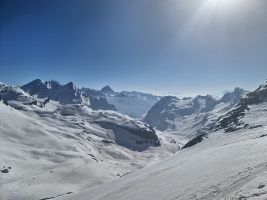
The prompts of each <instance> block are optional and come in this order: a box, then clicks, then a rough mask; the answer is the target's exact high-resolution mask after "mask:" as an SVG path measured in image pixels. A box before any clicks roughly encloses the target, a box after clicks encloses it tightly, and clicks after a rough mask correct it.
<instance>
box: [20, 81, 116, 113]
mask: <svg viewBox="0 0 267 200" xmlns="http://www.w3.org/2000/svg"><path fill="white" fill-rule="evenodd" d="M21 88H22V89H23V90H24V91H26V92H28V93H29V94H30V95H32V96H35V97H37V98H40V99H43V98H48V99H51V100H54V101H58V102H59V103H61V104H86V105H90V106H91V108H93V109H95V110H99V109H102V110H115V107H114V106H113V105H111V104H109V103H108V102H107V100H106V99H105V97H101V96H97V97H96V96H95V95H90V93H88V91H87V92H83V91H82V90H81V89H79V88H77V87H76V85H75V84H74V83H73V82H69V83H67V84H65V85H63V84H60V83H59V82H58V81H55V80H51V81H41V80H40V79H36V80H34V81H32V82H30V83H28V84H26V85H23V86H22V87H21Z"/></svg>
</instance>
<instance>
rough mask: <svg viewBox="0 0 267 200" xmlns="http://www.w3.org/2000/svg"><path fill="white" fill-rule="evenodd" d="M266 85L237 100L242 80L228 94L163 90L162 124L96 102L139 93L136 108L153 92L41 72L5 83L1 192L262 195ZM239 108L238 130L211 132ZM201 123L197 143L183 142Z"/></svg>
mask: <svg viewBox="0 0 267 200" xmlns="http://www.w3.org/2000/svg"><path fill="white" fill-rule="evenodd" d="M265 85H266V83H265V84H263V86H261V87H260V89H258V90H256V91H254V92H252V93H249V94H247V96H245V97H244V98H243V99H241V100H240V101H239V103H238V104H236V105H235V103H237V101H238V100H239V99H240V98H241V96H242V95H241V94H244V91H242V90H239V89H236V90H235V91H234V92H233V93H229V94H228V95H226V96H224V97H223V98H222V99H215V98H213V97H212V96H197V97H195V98H185V99H181V100H180V99H178V98H176V97H166V98H163V100H160V101H159V102H158V103H157V104H156V105H157V106H156V108H157V109H156V112H155V113H154V114H153V115H152V116H153V117H159V118H153V119H155V120H162V121H164V122H166V123H167V126H166V127H167V128H166V129H164V130H161V131H160V130H156V131H155V129H153V128H152V126H149V125H148V124H145V123H144V122H141V121H139V120H137V119H134V118H132V117H130V116H127V115H124V114H122V113H119V112H117V111H114V110H101V109H100V108H99V107H98V108H97V109H94V107H92V105H90V103H91V101H90V100H91V99H90V98H96V99H98V100H99V99H101V98H105V97H106V96H107V98H109V97H110V98H113V97H115V96H116V95H121V97H119V96H117V97H119V98H126V99H127V101H129V102H131V101H130V100H129V99H130V98H133V102H135V101H137V100H140V99H141V100H140V104H136V105H135V104H133V105H128V107H126V110H127V112H128V111H129V112H132V111H133V110H134V108H135V106H136V109H137V110H138V109H139V108H140V107H139V106H140V105H142V104H143V103H144V102H145V101H146V100H147V99H149V98H150V97H151V98H152V99H154V98H158V97H155V96H154V97H152V96H153V95H152V96H150V95H147V94H144V93H138V92H122V93H116V92H114V93H115V94H112V95H105V96H104V97H103V96H102V95H103V94H102V93H101V92H100V91H96V90H91V89H84V90H80V89H79V88H77V87H76V86H75V85H74V84H73V83H69V84H66V85H62V84H59V83H58V82H56V81H50V82H43V81H41V80H36V81H34V82H32V83H31V84H30V85H28V86H29V87H27V88H28V89H29V90H27V92H26V91H24V90H23V89H22V88H19V87H13V86H6V85H1V86H0V94H1V98H3V99H5V100H7V101H8V104H7V105H6V104H4V103H3V102H2V101H0V119H1V120H0V152H1V154H0V170H1V173H0V199H1V200H2V199H3V200H24V199H29V200H31V199H33V200H34V199H36V200H44V199H55V200H71V199H75V200H86V199H90V200H125V199H127V200H175V199H176V200H179V199H181V200H189V199H196V200H213V199H215V200H216V199H218V200H221V199H224V200H228V199H238V200H242V199H264V200H265V199H267V186H266V185H267V177H266V175H267V174H266V172H267V162H266V159H265V158H267V113H266V112H267V98H266V96H267V92H266V87H265ZM36 88H37V89H36ZM55 88H56V89H55ZM52 90H53V95H51V94H52V93H50V92H51V91H52ZM40 91H45V92H47V91H50V92H48V93H40ZM28 92H29V93H30V94H32V95H33V96H32V95H30V94H29V93H28ZM85 93H86V94H85ZM40 94H42V95H43V96H39V95H40ZM57 95H59V96H57ZM48 96H49V98H50V99H49V100H48V99H47V97H48ZM51 97H52V98H51ZM117 97H116V98H117ZM63 98H65V99H63ZM77 98H78V99H79V98H81V101H76V100H77ZM62 99H63V100H64V101H61V100H62ZM66 99H67V101H65V100H66ZM85 100H89V101H90V103H89V104H86V103H85V102H84V101H85ZM118 101H119V100H118ZM98 103H99V102H98ZM104 103H105V102H104ZM150 103H151V102H150ZM243 104H244V105H245V106H244V105H243ZM98 105H100V104H98ZM101 105H103V104H101ZM101 105H100V106H101ZM121 105H123V104H121ZM242 105H243V107H242ZM240 106H241V108H242V109H240ZM145 107H146V109H148V105H146V106H145ZM154 108H155V107H154ZM243 108H244V109H243ZM141 110H142V109H141ZM139 111H140V110H139ZM120 112H122V111H120ZM142 112H143V111H142ZM132 113H133V112H132ZM140 113H141V112H139V114H140ZM157 114H158V115H159V116H157ZM233 115H236V116H237V118H238V120H236V124H234V125H236V126H238V125H240V124H241V125H240V126H238V129H233V130H231V131H228V132H226V131H225V128H224V127H223V126H218V127H217V128H216V129H212V130H213V131H210V130H211V129H210V128H212V127H213V126H214V125H216V124H218V123H220V122H221V120H222V119H226V118H229V119H232V118H233V117H234V116H233ZM218 119H220V120H218ZM216 122H217V123H216ZM230 122H231V121H230ZM230 122H229V123H230ZM231 123H232V122H231ZM226 125H229V124H226ZM231 125H232V124H231ZM203 132H204V133H205V137H203V140H202V141H201V142H200V143H197V144H195V145H194V146H192V147H190V148H185V149H182V148H181V147H182V146H183V145H184V144H185V143H187V142H188V140H190V139H191V138H194V137H195V136H196V135H198V134H200V133H203Z"/></svg>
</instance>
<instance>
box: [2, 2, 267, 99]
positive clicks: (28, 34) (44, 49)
mask: <svg viewBox="0 0 267 200" xmlns="http://www.w3.org/2000/svg"><path fill="white" fill-rule="evenodd" d="M233 2H234V3H233ZM266 10H267V2H266V1H265V0H235V1H234V0H232V1H231V0H199V1H195V0H164V1H162V0H38V1H36V0H0V17H1V18H0V28H1V29H0V81H2V82H5V83H8V84H24V83H26V82H28V81H30V80H32V79H35V78H40V79H43V80H50V79H56V80H58V81H60V82H63V83H66V82H68V81H73V82H75V83H76V84H77V85H78V86H87V87H92V88H101V87H102V86H104V85H106V84H109V85H111V87H113V88H114V89H115V90H140V91H148V92H154V93H168V92H177V93H180V94H185V95H187V94H188V95H191V94H205V93H211V94H215V93H216V92H217V93H219V92H221V91H223V90H228V89H232V88H234V87H235V86H240V87H244V88H248V89H253V88H255V87H257V86H258V85H259V84H260V83H261V82H263V81H264V80H265V79H266V77H267V76H266V74H267V12H266Z"/></svg>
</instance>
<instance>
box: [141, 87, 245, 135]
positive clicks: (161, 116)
mask: <svg viewBox="0 0 267 200" xmlns="http://www.w3.org/2000/svg"><path fill="white" fill-rule="evenodd" d="M246 93H247V91H245V90H243V89H240V88H236V89H235V90H234V91H233V92H229V93H226V94H225V95H224V96H223V97H222V98H221V99H216V98H214V97H212V96H210V95H207V96H196V97H195V98H183V99H178V98H177V97H173V96H167V97H163V98H162V99H161V100H160V101H158V102H157V103H156V104H155V105H154V106H153V107H152V108H151V110H150V111H149V112H148V114H147V115H146V116H145V118H144V122H145V123H148V124H150V125H151V126H153V127H155V128H157V129H159V130H160V131H165V132H166V131H167V132H173V134H175V135H179V136H181V137H182V138H189V139H192V138H194V137H195V136H196V135H200V134H204V133H206V132H208V131H209V130H210V128H212V127H213V126H214V124H215V122H216V121H217V119H218V118H219V117H220V116H221V115H223V114H225V113H226V112H228V111H229V110H230V109H231V108H232V107H233V106H234V105H235V104H236V103H237V102H238V101H239V100H240V99H241V98H242V96H244V95H245V94H246Z"/></svg>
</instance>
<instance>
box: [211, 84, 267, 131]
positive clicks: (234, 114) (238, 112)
mask: <svg viewBox="0 0 267 200" xmlns="http://www.w3.org/2000/svg"><path fill="white" fill-rule="evenodd" d="M264 102H267V81H265V83H264V84H262V85H261V86H260V87H259V88H257V89H256V90H255V91H253V92H250V93H248V94H247V95H246V96H245V97H244V98H242V99H240V101H239V103H238V104H237V105H236V106H235V107H234V108H233V109H232V110H231V111H229V112H228V113H227V114H226V115H224V116H222V117H220V118H219V120H218V122H217V123H216V125H215V127H214V129H213V131H216V130H219V129H224V130H225V132H232V131H235V130H238V129H241V128H253V127H254V126H251V125H249V124H246V123H245V122H243V121H242V118H243V117H244V116H245V113H246V112H248V111H249V110H250V106H252V105H257V104H260V103H264Z"/></svg>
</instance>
